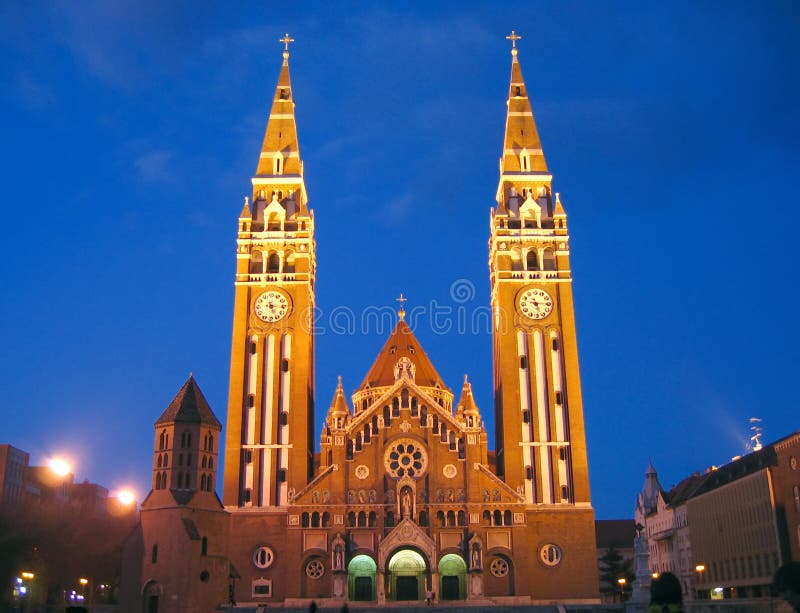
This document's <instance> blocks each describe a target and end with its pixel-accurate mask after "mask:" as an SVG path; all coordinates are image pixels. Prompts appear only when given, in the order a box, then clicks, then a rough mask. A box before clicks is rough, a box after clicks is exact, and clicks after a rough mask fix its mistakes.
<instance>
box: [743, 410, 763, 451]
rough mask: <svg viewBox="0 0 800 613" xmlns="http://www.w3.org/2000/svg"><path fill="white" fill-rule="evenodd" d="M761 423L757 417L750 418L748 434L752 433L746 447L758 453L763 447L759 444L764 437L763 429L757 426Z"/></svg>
mask: <svg viewBox="0 0 800 613" xmlns="http://www.w3.org/2000/svg"><path fill="white" fill-rule="evenodd" d="M760 423H761V419H760V418H758V417H751V418H750V432H752V433H753V434H752V436H751V437H750V442H749V443H748V445H747V446H748V447H749V449H750V451H759V450H760V449H761V448H762V447H763V445H762V444H761V437H762V436H764V433H763V428H762V427H761V426H760V425H759V424H760Z"/></svg>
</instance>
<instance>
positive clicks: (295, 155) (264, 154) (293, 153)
mask: <svg viewBox="0 0 800 613" xmlns="http://www.w3.org/2000/svg"><path fill="white" fill-rule="evenodd" d="M275 153H277V152H275V151H272V152H269V153H268V152H266V151H262V152H261V155H260V156H259V157H260V158H261V159H262V160H263V159H271V158H272V157H273V156H274V155H275ZM281 155H282V156H283V157H284V159H285V158H299V157H300V152H299V151H290V152H289V153H284V152H283V151H281Z"/></svg>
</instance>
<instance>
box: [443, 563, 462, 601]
mask: <svg viewBox="0 0 800 613" xmlns="http://www.w3.org/2000/svg"><path fill="white" fill-rule="evenodd" d="M466 597H467V564H466V562H464V558H462V557H461V556H460V555H458V554H455V553H448V554H447V555H445V556H442V559H441V560H439V598H440V599H441V600H463V599H464V598H466Z"/></svg>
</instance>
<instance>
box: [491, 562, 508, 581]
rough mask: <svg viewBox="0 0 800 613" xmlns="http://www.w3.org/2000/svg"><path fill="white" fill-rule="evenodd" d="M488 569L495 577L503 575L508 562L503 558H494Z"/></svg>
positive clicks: (506, 569) (506, 571)
mask: <svg viewBox="0 0 800 613" xmlns="http://www.w3.org/2000/svg"><path fill="white" fill-rule="evenodd" d="M489 570H490V571H491V573H492V574H493V575H494V576H495V577H505V576H506V575H507V574H508V562H506V561H505V560H504V559H503V558H495V559H494V560H492V563H491V564H489Z"/></svg>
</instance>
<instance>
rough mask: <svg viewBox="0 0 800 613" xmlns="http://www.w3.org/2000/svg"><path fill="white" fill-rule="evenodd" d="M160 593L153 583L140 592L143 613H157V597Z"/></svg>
mask: <svg viewBox="0 0 800 613" xmlns="http://www.w3.org/2000/svg"><path fill="white" fill-rule="evenodd" d="M160 592H161V588H159V586H158V584H157V583H156V582H155V581H150V582H149V583H148V584H147V585H146V586H145V587H144V590H143V592H142V597H143V602H142V610H143V611H144V613H158V596H159V594H160Z"/></svg>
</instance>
